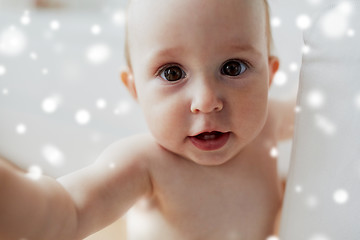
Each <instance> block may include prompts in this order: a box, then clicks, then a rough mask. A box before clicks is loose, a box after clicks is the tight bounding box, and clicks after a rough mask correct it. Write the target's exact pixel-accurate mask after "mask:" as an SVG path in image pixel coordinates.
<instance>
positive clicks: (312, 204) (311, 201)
mask: <svg viewBox="0 0 360 240" xmlns="http://www.w3.org/2000/svg"><path fill="white" fill-rule="evenodd" d="M305 204H306V206H308V207H309V208H311V209H313V208H316V207H317V206H318V205H319V201H318V199H317V197H315V196H313V195H310V196H308V197H307V198H306V199H305Z"/></svg>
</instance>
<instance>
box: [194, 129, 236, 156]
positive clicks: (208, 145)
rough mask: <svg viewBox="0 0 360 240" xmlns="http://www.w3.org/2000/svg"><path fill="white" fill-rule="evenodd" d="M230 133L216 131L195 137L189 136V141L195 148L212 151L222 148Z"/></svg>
mask: <svg viewBox="0 0 360 240" xmlns="http://www.w3.org/2000/svg"><path fill="white" fill-rule="evenodd" d="M229 137H230V133H229V132H227V133H222V132H218V131H213V132H203V133H200V134H198V135H196V136H191V137H190V140H191V142H192V143H193V144H194V145H195V147H197V148H199V149H201V150H204V151H214V150H217V149H220V148H222V147H223V146H224V145H225V144H226V143H227V141H228V140H229Z"/></svg>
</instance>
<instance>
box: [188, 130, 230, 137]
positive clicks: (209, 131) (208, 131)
mask: <svg viewBox="0 0 360 240" xmlns="http://www.w3.org/2000/svg"><path fill="white" fill-rule="evenodd" d="M204 133H223V134H224V133H227V132H226V131H219V130H211V129H209V130H204V131H201V132H198V133H196V134H194V135H191V136H190V137H196V136H198V135H200V134H204Z"/></svg>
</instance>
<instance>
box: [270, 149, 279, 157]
mask: <svg viewBox="0 0 360 240" xmlns="http://www.w3.org/2000/svg"><path fill="white" fill-rule="evenodd" d="M270 156H271V157H272V158H277V157H278V156H279V150H278V149H277V148H276V147H272V148H271V149H270Z"/></svg>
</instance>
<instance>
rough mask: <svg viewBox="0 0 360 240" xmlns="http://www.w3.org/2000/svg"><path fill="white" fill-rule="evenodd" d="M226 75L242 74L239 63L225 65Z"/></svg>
mask: <svg viewBox="0 0 360 240" xmlns="http://www.w3.org/2000/svg"><path fill="white" fill-rule="evenodd" d="M224 73H225V74H227V75H229V76H237V75H239V74H240V73H241V66H240V64H239V63H237V62H229V63H228V64H226V65H225V69H224Z"/></svg>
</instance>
